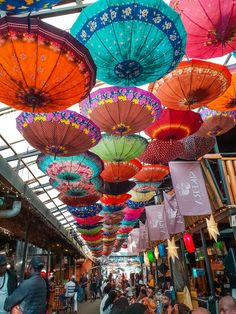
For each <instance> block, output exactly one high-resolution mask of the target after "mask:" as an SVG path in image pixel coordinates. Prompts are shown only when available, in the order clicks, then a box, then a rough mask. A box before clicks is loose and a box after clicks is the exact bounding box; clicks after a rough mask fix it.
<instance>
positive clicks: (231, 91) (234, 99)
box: [207, 74, 236, 111]
mask: <svg viewBox="0 0 236 314" xmlns="http://www.w3.org/2000/svg"><path fill="white" fill-rule="evenodd" d="M207 107H209V108H211V109H214V110H217V111H232V110H236V74H233V75H232V81H231V85H230V87H229V88H228V89H227V90H226V92H225V93H224V94H223V95H222V96H220V97H219V98H217V99H215V100H214V101H212V102H210V103H209V104H207Z"/></svg>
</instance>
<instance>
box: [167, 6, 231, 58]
mask: <svg viewBox="0 0 236 314" xmlns="http://www.w3.org/2000/svg"><path fill="white" fill-rule="evenodd" d="M170 5H171V6H172V7H173V8H174V9H175V10H176V11H177V12H179V13H180V15H181V19H182V21H183V24H184V26H185V29H186V31H187V47H186V50H187V54H188V56H189V57H190V58H200V59H209V58H215V57H221V56H223V55H225V54H227V53H229V52H233V51H234V50H236V37H235V27H236V22H235V21H236V7H235V3H234V1H232V0H230V1H225V0H211V1H208V0H172V1H171V2H170Z"/></svg>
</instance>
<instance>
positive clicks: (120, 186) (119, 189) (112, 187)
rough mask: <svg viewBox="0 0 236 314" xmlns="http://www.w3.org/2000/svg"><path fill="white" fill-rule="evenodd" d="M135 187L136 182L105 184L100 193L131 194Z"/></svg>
mask: <svg viewBox="0 0 236 314" xmlns="http://www.w3.org/2000/svg"><path fill="white" fill-rule="evenodd" d="M135 185H136V183H135V182H134V181H123V182H104V185H103V187H102V188H100V189H99V191H100V192H102V193H103V194H110V195H119V194H125V193H127V192H129V191H130V190H131V189H133V188H134V187H135Z"/></svg>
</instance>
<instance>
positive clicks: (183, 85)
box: [148, 60, 231, 110]
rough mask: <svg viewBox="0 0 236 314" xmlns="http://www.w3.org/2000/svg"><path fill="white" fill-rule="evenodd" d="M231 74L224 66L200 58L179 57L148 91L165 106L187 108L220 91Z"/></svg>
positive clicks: (226, 83)
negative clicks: (186, 58) (184, 58)
mask: <svg viewBox="0 0 236 314" xmlns="http://www.w3.org/2000/svg"><path fill="white" fill-rule="evenodd" d="M230 83H231V74H230V72H229V70H228V69H227V67H226V66H223V65H220V64H216V63H212V62H207V61H202V60H190V61H182V62H180V64H179V65H178V67H177V68H176V69H175V70H174V71H173V72H171V73H170V74H168V75H166V76H165V77H163V78H162V79H161V80H159V81H156V82H154V83H151V84H150V85H149V87H148V89H149V91H151V92H153V94H154V95H155V96H156V97H157V98H158V99H160V101H161V103H162V104H163V105H165V106H166V107H168V108H171V109H176V110H189V109H194V108H198V107H202V106H207V105H208V103H210V102H211V101H213V100H215V99H216V98H218V97H219V96H221V95H223V93H224V92H225V91H226V89H227V88H228V87H229V86H230Z"/></svg>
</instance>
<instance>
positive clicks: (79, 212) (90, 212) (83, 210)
mask: <svg viewBox="0 0 236 314" xmlns="http://www.w3.org/2000/svg"><path fill="white" fill-rule="evenodd" d="M67 209H68V211H69V212H70V213H71V214H72V215H73V216H76V217H80V218H88V217H93V216H96V215H97V214H99V213H100V211H102V205H101V204H94V205H90V206H86V207H78V208H77V207H72V206H67Z"/></svg>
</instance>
